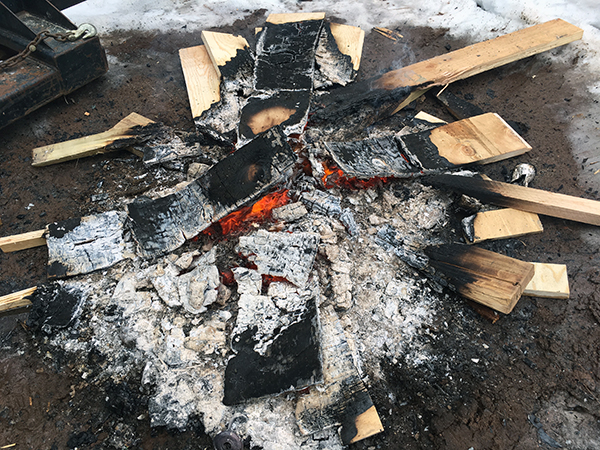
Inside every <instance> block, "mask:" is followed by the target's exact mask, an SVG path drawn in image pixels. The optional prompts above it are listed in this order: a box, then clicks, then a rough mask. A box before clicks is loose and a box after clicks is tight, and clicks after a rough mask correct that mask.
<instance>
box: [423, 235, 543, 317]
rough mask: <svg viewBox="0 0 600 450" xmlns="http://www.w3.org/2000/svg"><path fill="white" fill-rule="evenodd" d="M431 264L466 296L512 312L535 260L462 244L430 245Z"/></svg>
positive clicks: (502, 311) (529, 276) (505, 312)
mask: <svg viewBox="0 0 600 450" xmlns="http://www.w3.org/2000/svg"><path fill="white" fill-rule="evenodd" d="M424 252H425V254H426V255H427V257H429V265H430V266H431V267H433V268H434V269H435V270H436V271H437V272H438V273H439V274H441V275H442V276H443V277H445V278H446V279H447V280H448V281H449V282H450V283H451V284H452V286H453V287H454V288H455V289H456V291H457V292H458V293H459V294H460V295H462V296H463V297H465V298H467V299H469V300H473V301H475V302H478V303H481V304H483V305H486V306H489V307H490V308H493V309H495V310H497V311H500V312H501V313H504V314H508V313H510V312H511V311H512V310H513V308H514V307H515V305H516V304H517V301H518V300H519V298H521V295H522V294H523V291H524V289H525V286H527V284H528V283H529V282H530V281H531V279H532V278H533V274H534V266H533V264H531V263H528V262H524V261H519V260H518V259H515V258H510V257H508V256H504V255H501V254H498V253H494V252H491V251H489V250H484V249H481V248H478V247H474V246H469V245H462V244H443V245H437V246H430V247H427V248H426V249H425V250H424Z"/></svg>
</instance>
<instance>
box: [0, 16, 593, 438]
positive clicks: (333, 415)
mask: <svg viewBox="0 0 600 450" xmlns="http://www.w3.org/2000/svg"><path fill="white" fill-rule="evenodd" d="M538 27H542V28H537V29H536V30H535V31H534V32H533V33H534V34H535V36H536V39H537V40H538V41H536V42H529V41H527V42H528V45H529V48H527V49H525V50H523V49H520V48H519V49H518V50H515V49H514V48H513V47H519V45H521V44H522V42H525V41H526V39H525V37H527V36H529V34H528V30H522V31H521V32H517V33H516V34H515V35H514V36H512V37H510V35H507V36H503V37H501V38H498V39H500V41H496V40H493V41H487V42H484V43H481V44H478V45H480V46H481V48H486V49H488V50H489V49H492V50H494V49H495V51H496V52H494V51H491V50H489V52H488V55H489V59H488V60H486V61H481V62H480V61H477V62H476V63H473V62H472V61H471V62H468V61H467V62H465V60H472V58H469V57H468V55H466V54H465V52H466V53H468V52H473V51H477V49H469V48H467V49H463V50H459V51H456V52H453V53H450V54H448V55H445V57H443V58H439V59H435V60H430V61H429V62H427V63H424V64H421V63H419V64H417V65H414V66H413V67H410V68H404V69H399V70H398V71H392V72H389V73H386V74H384V75H383V76H380V77H378V78H375V79H370V80H366V81H361V82H355V81H354V80H355V78H356V76H357V73H358V70H359V67H360V55H361V48H362V40H363V39H364V32H362V31H361V30H360V29H359V28H357V27H352V26H348V25H341V24H335V23H332V22H329V21H327V20H326V19H325V15H324V14H317V13H314V14H313V13H311V14H299V15H295V14H291V15H271V16H270V17H269V18H268V19H267V23H266V24H265V26H264V27H263V28H262V29H259V30H256V32H257V35H256V36H257V37H256V45H254V46H252V45H250V44H249V43H248V42H247V41H246V40H245V39H244V38H241V37H239V36H233V35H229V34H224V33H218V32H208V31H207V32H204V33H203V35H202V37H203V42H204V44H203V45H201V46H196V47H191V48H186V49H182V50H181V52H180V56H181V62H182V68H183V70H184V74H185V77H186V83H187V88H188V93H189V96H190V105H191V108H192V114H193V117H194V122H195V124H196V127H197V129H198V132H199V135H198V136H194V137H193V138H190V136H183V135H182V134H181V133H177V132H175V131H174V130H170V129H169V128H168V127H166V126H164V125H162V124H157V123H154V122H152V121H150V120H148V119H146V118H144V117H142V116H140V115H138V114H132V115H130V116H129V117H128V118H126V119H125V120H124V121H122V122H120V123H119V124H117V125H115V127H113V128H112V129H111V130H109V131H107V132H106V133H103V134H102V136H99V135H96V136H95V137H88V138H82V139H78V140H74V141H71V142H68V143H62V144H56V145H53V146H47V147H43V148H38V149H35V150H34V158H33V164H34V166H43V165H47V164H52V163H55V162H60V161H64V160H68V159H74V158H79V157H81V156H83V155H84V154H85V155H89V154H93V153H95V152H96V151H98V152H99V151H107V149H117V148H128V149H131V150H132V151H133V152H134V153H135V154H137V155H138V156H140V157H141V158H142V160H143V161H144V163H145V164H146V166H147V167H157V166H158V165H161V164H162V165H165V164H175V163H177V162H179V163H181V162H182V161H183V162H184V163H185V164H189V162H191V161H195V160H196V159H198V158H200V157H205V156H206V155H204V154H203V149H202V147H203V145H199V144H198V142H202V143H206V142H210V143H211V145H215V146H217V145H218V146H220V147H221V148H222V149H225V150H224V151H223V154H224V156H223V157H222V158H220V159H219V160H218V161H215V163H214V164H213V165H211V166H210V167H208V166H207V167H205V170H204V171H203V172H200V173H196V174H195V176H194V177H193V179H192V180H190V181H189V182H186V183H183V184H182V185H178V186H177V187H176V188H175V189H172V190H171V191H169V192H163V193H161V194H163V195H159V196H154V197H151V196H149V195H148V196H146V195H145V196H139V197H137V198H135V199H122V201H121V206H122V207H121V208H119V209H115V210H111V211H106V212H104V213H101V214H98V215H95V216H87V217H82V218H76V219H68V220H65V221H63V222H58V223H53V224H50V225H49V226H48V228H47V229H46V230H42V231H41V233H40V232H34V235H31V236H28V237H27V238H25V237H22V238H12V241H11V242H10V244H11V245H17V247H19V248H12V250H17V249H21V248H26V247H27V246H33V245H47V247H48V254H49V259H48V276H49V278H51V279H56V280H57V281H53V282H52V283H50V284H49V285H48V286H43V287H40V288H38V289H37V290H33V291H28V292H27V293H22V294H23V295H21V296H20V298H19V299H18V301H19V302H21V303H20V304H19V306H22V305H23V304H24V303H27V302H28V300H27V298H29V299H31V302H32V303H33V311H34V312H33V313H32V316H31V320H30V326H31V327H33V328H34V329H36V330H40V332H41V333H44V334H45V335H46V337H47V339H48V342H49V345H50V346H53V347H55V348H61V349H63V350H64V351H65V352H67V353H68V354H70V355H71V357H72V358H73V359H74V360H75V361H76V367H78V368H79V370H80V371H81V374H82V377H83V378H84V379H93V380H95V381H100V380H111V381H112V382H115V383H120V382H125V381H127V382H130V381H131V380H132V379H133V378H134V377H136V376H137V377H138V379H137V383H139V385H140V387H141V388H142V389H143V390H144V391H145V392H146V393H147V394H148V396H149V397H150V402H149V415H150V419H151V423H152V425H153V426H167V427H169V428H176V429H184V428H185V427H186V426H187V425H188V423H189V421H190V420H191V419H192V418H194V417H200V418H201V421H202V423H203V425H204V427H205V429H206V432H207V433H208V434H210V435H211V436H214V437H215V445H216V446H217V447H218V448H232V449H233V448H242V447H240V445H241V442H242V441H243V440H245V441H246V442H247V443H251V444H252V445H253V446H255V445H256V446H261V447H263V448H278V449H296V448H314V449H317V448H328V449H336V448H344V447H345V446H346V445H348V444H351V443H354V442H357V441H360V440H362V439H365V438H367V437H370V436H373V435H375V434H377V433H380V432H382V431H383V429H384V427H383V425H382V420H381V418H380V412H378V411H377V408H376V405H375V404H374V402H373V399H372V397H371V394H370V391H369V383H370V380H373V379H376V378H377V377H381V372H382V364H386V363H392V364H405V365H409V366H414V367H418V366H422V365H424V364H426V363H427V361H428V360H430V359H432V358H435V356H434V355H433V354H432V353H431V351H430V350H429V349H430V342H431V340H432V339H433V338H432V337H431V331H430V330H431V328H433V327H434V319H435V312H436V309H438V308H442V307H444V304H445V303H446V302H447V301H448V299H449V298H450V297H451V296H453V295H455V294H460V295H461V296H463V297H465V298H467V299H469V300H472V301H475V302H478V303H479V304H483V305H485V306H479V307H480V308H483V311H484V314H487V315H488V316H493V317H495V320H497V317H499V316H498V315H497V313H494V312H493V310H496V311H500V312H502V313H505V314H508V313H510V311H511V310H512V308H513V307H514V306H515V304H516V303H517V301H518V300H519V298H520V297H521V295H523V294H526V295H527V294H528V295H539V294H540V292H541V289H539V288H538V289H536V288H535V287H532V286H531V282H532V280H533V281H535V278H534V277H535V275H536V270H537V271H540V270H544V268H542V267H540V268H537V266H534V265H533V264H531V263H528V262H523V261H518V260H516V259H513V258H508V257H506V256H503V255H499V254H496V253H493V252H489V251H486V250H483V249H479V248H477V247H476V246H471V245H468V244H469V243H473V242H477V241H478V240H480V239H482V238H481V236H482V230H483V228H482V225H481V224H482V223H484V221H485V218H484V216H479V214H483V213H484V212H486V211H480V210H479V209H481V204H480V203H478V202H476V201H473V199H472V198H479V199H480V200H481V201H483V202H489V203H493V204H496V205H499V206H507V207H512V208H515V209H523V210H524V212H523V214H529V216H526V217H525V218H523V220H524V221H526V220H528V222H526V224H525V225H523V226H524V227H525V228H527V227H529V228H527V230H526V231H525V232H535V231H539V229H538V228H535V227H534V226H532V225H531V223H535V219H532V218H531V215H533V216H535V213H542V214H553V215H556V216H557V217H563V218H568V219H572V220H581V221H584V222H587V223H594V224H596V225H598V224H600V222H599V221H598V217H599V216H598V214H597V212H598V211H599V209H598V207H597V206H596V205H592V204H591V203H590V204H587V203H586V204H583V203H580V202H570V201H569V199H565V198H563V197H566V196H560V197H557V196H552V195H550V193H547V194H548V198H547V199H546V197H544V201H543V202H541V201H540V202H536V201H535V199H533V194H531V192H532V190H531V189H530V188H527V187H522V186H518V185H514V184H508V183H499V182H493V181H490V180H486V179H482V178H481V177H480V176H478V174H477V173H476V172H474V170H475V169H476V166H477V165H478V164H487V163H492V162H497V161H500V160H503V159H506V158H511V157H513V156H518V155H521V154H523V153H525V152H527V151H529V150H530V149H531V147H530V146H529V144H528V143H527V142H525V140H524V139H523V138H522V137H521V136H520V135H519V134H518V133H517V132H516V131H515V130H514V129H513V128H512V127H511V126H510V125H509V124H508V123H507V122H506V121H505V120H504V119H503V118H501V117H500V116H498V115H496V114H493V113H488V114H477V115H475V116H469V117H460V118H459V120H457V121H456V122H451V123H446V122H445V121H442V120H440V119H437V118H435V117H432V116H430V115H428V114H423V113H419V114H416V113H409V114H406V116H405V120H404V125H405V126H404V128H403V129H399V130H394V131H393V132H390V131H389V130H387V129H385V128H383V127H382V128H381V129H379V128H378V122H379V121H380V120H382V119H384V118H386V117H389V116H390V115H392V114H395V113H397V112H398V111H400V110H401V109H402V108H403V107H405V106H406V105H408V104H410V103H411V102H412V101H414V99H416V98H417V97H418V96H419V95H421V94H423V93H424V92H425V91H426V90H429V89H433V88H436V87H437V88H440V87H443V86H446V85H447V84H449V83H451V82H453V81H456V80H458V79H461V78H464V77H467V76H470V75H472V74H475V73H479V72H481V71H483V70H488V69H491V68H494V67H497V66H498V65H500V64H503V63H506V62H509V61H514V60H517V59H519V58H521V57H524V56H525V55H527V56H528V55H531V54H533V53H538V52H541V51H544V50H547V49H549V48H553V47H554V46H558V45H562V44H565V43H568V42H570V41H572V40H574V39H577V38H578V36H580V34H579V31H578V29H576V27H572V26H571V25H569V24H567V23H565V22H562V21H553V22H549V23H548V24H544V25H543V26H538ZM544 27H545V28H544ZM557 28H558V29H560V32H558V31H557V30H556V29H557ZM388 31H389V30H388ZM557 36H559V37H558V38H557ZM511 39H512V40H511ZM494 41H496V42H494ZM515 42H516V43H517V44H519V45H517V44H515ZM513 44H514V45H513ZM511 45H513V47H511ZM478 48H479V47H478ZM453 58H455V59H454V60H453ZM453 64H454V66H453ZM465 64H467V66H465ZM450 66H452V67H450ZM432 67H433V69H432ZM450 69H452V70H450ZM410 74H412V75H413V78H411V75H410ZM415 74H417V75H415ZM417 78H418V79H417ZM439 94H440V95H441V93H439ZM367 127H370V128H369V131H368V132H365V129H366V128H367ZM365 133H367V134H368V135H366V134H365ZM90 138H91V139H90ZM84 147H85V148H84ZM91 147H93V149H92V150H90V148H91ZM84 151H85V153H83V152H84ZM40 170H43V169H40ZM439 188H444V189H443V190H441V189H439ZM446 188H448V189H446ZM453 191H456V192H458V193H459V194H460V193H463V192H464V193H466V194H468V195H469V196H470V197H469V198H467V199H465V198H464V197H463V198H462V200H463V201H470V206H469V208H468V212H469V214H464V217H456V216H455V214H454V211H455V209H456V208H455V207H454V205H455V202H456V201H457V198H459V195H455V194H454V193H453ZM536 195H542V194H536ZM544 195H545V194H544ZM556 195H558V194H556ZM578 200H581V199H578ZM590 202H591V201H590ZM549 204H550V205H551V206H548V205H549ZM473 205H475V206H473ZM478 208H479V209H478ZM584 209H585V210H586V211H588V214H587V215H585V214H583V215H582V214H580V212H581V211H582V210H584ZM512 211H515V210H511V212H508V213H506V214H511V217H515V218H516V217H517V216H518V217H519V218H520V217H522V216H521V215H519V212H518V211H517V212H512ZM503 214H505V213H503ZM467 216H468V217H467ZM469 217H470V219H469ZM463 218H468V220H467V221H466V222H465V223H467V224H468V227H467V228H466V230H465V232H466V235H467V236H466V238H465V237H463V236H462V230H457V229H456V228H455V227H453V226H451V225H452V223H456V222H459V221H460V219H463ZM488 220H489V219H488ZM496 220H499V219H496ZM532 221H533V222H532ZM516 222H517V220H516V219H514V220H513V222H512V224H513V225H515V223H516ZM474 227H475V228H476V231H473V230H474V229H475V228H474ZM521 231H522V230H519V231H511V230H509V231H508V235H512V236H515V235H519V234H518V233H520V232H521ZM470 236H471V237H473V239H470V238H469V237H470ZM497 237H498V236H496V238H497ZM15 241H18V242H19V244H15ZM26 242H28V243H26ZM4 249H6V247H4ZM538 273H539V272H538ZM23 299H25V300H23ZM11 301H12V300H11ZM15 304H16V303H15ZM57 308H58V310H60V312H61V313H60V314H57ZM486 308H487V309H486ZM90 352H99V353H100V354H102V355H103V357H104V358H105V363H103V365H102V366H101V367H96V368H90V367H89V366H87V365H86V364H85V359H86V355H88V354H89V353H90ZM227 446H229V447H227Z"/></svg>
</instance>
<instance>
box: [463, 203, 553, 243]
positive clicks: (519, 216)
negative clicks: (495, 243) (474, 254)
mask: <svg viewBox="0 0 600 450" xmlns="http://www.w3.org/2000/svg"><path fill="white" fill-rule="evenodd" d="M542 231H544V227H543V226H542V222H541V221H540V218H539V216H538V215H537V214H534V213H529V212H526V211H519V210H517V209H512V208H505V209H496V210H493V211H484V212H480V213H477V214H476V215H475V220H474V222H473V236H474V239H473V242H471V244H475V243H477V242H482V241H486V240H489V239H506V238H511V237H518V236H523V235H526V234H531V233H541V232H542Z"/></svg>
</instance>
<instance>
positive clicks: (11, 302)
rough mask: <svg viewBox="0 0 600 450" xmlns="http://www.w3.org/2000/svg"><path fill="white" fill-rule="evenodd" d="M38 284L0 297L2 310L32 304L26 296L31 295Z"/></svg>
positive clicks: (0, 309) (0, 308)
mask: <svg viewBox="0 0 600 450" xmlns="http://www.w3.org/2000/svg"><path fill="white" fill-rule="evenodd" d="M36 289H37V286H34V287H32V288H29V289H23V290H22V291H18V292H13V293H12V294H8V295H5V296H3V297H0V312H6V311H10V310H13V309H17V308H22V307H25V306H30V305H31V302H30V301H29V299H27V298H26V297H29V296H30V295H31V294H33V293H34V292H35V290H36Z"/></svg>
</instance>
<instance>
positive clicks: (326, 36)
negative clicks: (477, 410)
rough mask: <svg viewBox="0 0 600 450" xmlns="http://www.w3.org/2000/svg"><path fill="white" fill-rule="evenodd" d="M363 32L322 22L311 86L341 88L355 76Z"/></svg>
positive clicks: (363, 37)
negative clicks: (335, 85) (334, 86)
mask: <svg viewBox="0 0 600 450" xmlns="http://www.w3.org/2000/svg"><path fill="white" fill-rule="evenodd" d="M364 39H365V32H364V31H363V30H361V29H360V28H359V27H352V26H350V25H341V24H334V23H324V25H323V28H322V29H321V35H320V36H319V41H318V45H317V52H316V55H315V57H316V63H317V71H316V73H315V80H314V87H315V88H316V89H319V88H322V87H324V86H331V85H332V84H339V85H341V86H345V85H347V84H348V83H350V82H352V81H353V80H354V78H356V75H357V73H358V69H359V67H360V59H361V56H362V46H363V43H364Z"/></svg>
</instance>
